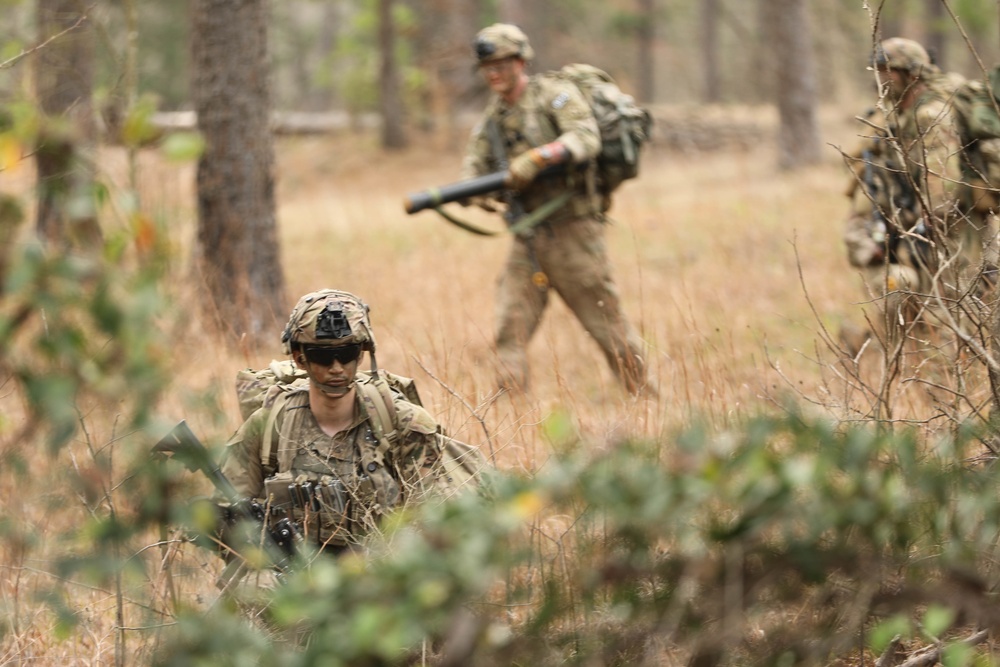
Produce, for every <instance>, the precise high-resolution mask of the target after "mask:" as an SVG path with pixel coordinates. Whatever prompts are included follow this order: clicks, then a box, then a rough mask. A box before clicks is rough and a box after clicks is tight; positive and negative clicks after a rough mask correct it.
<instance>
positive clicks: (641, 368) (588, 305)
mask: <svg viewBox="0 0 1000 667" xmlns="http://www.w3.org/2000/svg"><path fill="white" fill-rule="evenodd" d="M537 272H541V273H543V274H544V276H545V279H546V281H547V286H543V287H539V285H538V284H536V282H534V281H533V276H535V275H536V273H537ZM553 291H554V292H555V293H556V294H558V295H559V297H560V298H561V299H562V300H563V301H564V302H565V303H566V305H567V306H569V308H570V310H571V311H572V312H573V314H574V315H575V316H576V318H577V319H578V320H579V321H580V323H581V324H582V325H583V328H584V329H585V330H586V331H587V333H589V334H590V336H591V338H593V339H594V341H595V342H596V343H597V344H598V345H599V346H600V348H601V350H602V351H603V352H604V356H605V358H606V359H607V362H608V364H609V365H610V366H611V370H612V371H613V372H614V373H615V376H616V377H617V378H618V380H619V381H620V382H621V383H622V385H623V386H624V387H625V388H626V389H627V390H628V391H629V392H631V393H639V392H642V391H652V388H651V387H650V386H649V385H648V377H647V375H646V365H645V362H644V360H643V357H642V341H641V340H640V339H639V337H638V336H637V335H636V333H635V332H634V330H633V329H632V327H631V326H630V325H629V323H628V322H627V321H626V319H625V315H624V313H623V311H622V305H621V299H620V298H619V296H618V290H617V288H616V287H615V284H614V281H613V280H612V276H611V263H610V261H609V259H608V253H607V247H606V244H605V240H604V227H603V224H602V223H600V222H598V221H597V220H594V219H593V218H578V219H574V220H567V221H561V222H553V223H548V224H545V225H542V226H541V227H539V228H538V229H536V230H535V232H534V235H533V236H532V237H531V238H527V239H522V238H516V239H515V240H514V242H513V244H512V247H511V251H510V254H509V256H508V258H507V264H506V266H505V268H504V271H503V273H502V274H501V275H500V278H499V281H498V284H497V299H496V322H497V329H496V347H497V355H498V356H499V358H500V363H501V377H500V383H501V385H502V386H511V385H513V386H515V387H519V388H521V389H524V388H526V387H527V384H528V361H527V345H528V343H529V342H530V341H531V338H532V336H533V335H534V334H535V331H536V330H537V329H538V325H539V324H540V323H541V321H542V315H543V314H544V312H545V308H546V306H547V305H548V301H549V294H550V293H551V292H553Z"/></svg>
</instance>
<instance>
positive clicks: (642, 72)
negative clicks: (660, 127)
mask: <svg viewBox="0 0 1000 667" xmlns="http://www.w3.org/2000/svg"><path fill="white" fill-rule="evenodd" d="M655 19H656V0H639V29H638V34H637V35H636V37H637V39H636V42H637V44H636V45H637V47H638V67H637V71H638V79H639V85H638V87H637V90H636V92H637V97H638V98H639V100H640V101H642V102H652V101H653V100H654V99H655V96H656V84H655V80H654V71H655V64H654V62H655V51H654V45H655V40H656V20H655Z"/></svg>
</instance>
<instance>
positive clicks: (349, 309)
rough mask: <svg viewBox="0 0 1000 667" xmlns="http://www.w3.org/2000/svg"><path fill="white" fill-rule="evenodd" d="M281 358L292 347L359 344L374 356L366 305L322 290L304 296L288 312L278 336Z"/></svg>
mask: <svg viewBox="0 0 1000 667" xmlns="http://www.w3.org/2000/svg"><path fill="white" fill-rule="evenodd" d="M281 343H282V345H283V347H284V351H285V354H291V353H292V347H293V346H299V345H328V346H331V347H333V346H341V345H350V344H352V343H360V344H361V346H362V349H364V350H367V351H368V352H372V353H374V352H375V337H374V336H373V335H372V326H371V321H370V320H369V319H368V305H367V304H366V303H365V302H364V301H362V300H361V299H359V298H358V297H356V296H354V295H353V294H350V293H349V292H339V291H337V290H332V289H323V290H319V291H318V292H310V293H309V294H306V295H305V296H303V297H302V298H301V299H299V302H298V303H297V304H295V308H293V309H292V314H291V315H290V316H289V318H288V324H286V325H285V330H284V332H282V334H281Z"/></svg>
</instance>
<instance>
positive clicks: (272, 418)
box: [260, 385, 309, 466]
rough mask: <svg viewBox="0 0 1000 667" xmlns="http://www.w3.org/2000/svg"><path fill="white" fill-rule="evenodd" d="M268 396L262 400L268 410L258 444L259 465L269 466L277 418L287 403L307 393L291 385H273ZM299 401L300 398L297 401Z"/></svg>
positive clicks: (307, 393) (305, 395) (307, 394)
mask: <svg viewBox="0 0 1000 667" xmlns="http://www.w3.org/2000/svg"><path fill="white" fill-rule="evenodd" d="M268 393H269V395H268V396H267V397H266V398H265V399H264V405H265V407H268V408H270V409H269V411H268V414H267V422H266V423H265V425H264V434H263V438H262V440H261V443H260V462H261V465H265V466H267V465H270V462H271V452H272V451H274V434H275V431H276V430H277V427H278V416H279V415H280V414H281V413H282V412H284V410H285V408H286V407H288V403H289V402H290V401H291V399H292V398H293V397H303V396H304V397H306V400H308V396H309V392H308V391H307V390H305V389H304V388H302V387H294V386H293V385H285V386H281V385H275V386H274V387H271V389H270V390H269V392H268ZM299 400H301V398H300V399H299Z"/></svg>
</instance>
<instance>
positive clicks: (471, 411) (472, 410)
mask: <svg viewBox="0 0 1000 667" xmlns="http://www.w3.org/2000/svg"><path fill="white" fill-rule="evenodd" d="M410 358H411V359H413V361H414V362H415V363H416V364H417V366H420V369H421V370H422V371H423V372H424V373H427V375H428V376H429V377H430V378H431V379H432V380H434V381H435V382H437V383H438V384H439V385H441V387H443V388H444V390H445V391H447V392H448V393H449V394H451V395H452V396H454V397H455V398H457V399H458V400H459V401H460V402H461V403H462V405H464V406H465V409H466V410H468V411H469V414H471V415H472V416H473V417H475V419H476V421H478V422H479V426H480V427H481V428H482V429H483V434H484V435H485V436H486V443H487V444H488V445H489V447H490V460H491V461H493V463H494V464H496V462H497V460H496V454H495V453H494V452H493V438H492V437H491V436H490V431H489V429H488V428H487V427H486V419H485V418H484V417H481V416H480V415H479V412H478V411H477V409H476V408H474V407H472V406H471V405H469V403H468V401H466V400H465V399H464V398H462V396H461V395H460V394H459V393H458V392H457V391H455V390H454V389H452V388H451V387H449V386H448V385H447V384H445V382H444V381H443V380H441V379H440V378H438V377H437V376H436V375H434V374H433V373H431V372H430V371H429V370H428V369H427V367H426V366H424V365H423V363H421V361H420V360H419V359H417V358H416V357H415V356H413V355H412V354H411V355H410ZM497 396H499V394H497V395H496V396H492V397H490V398H489V399H488V400H487V401H486V405H487V406H489V405H491V404H492V403H493V402H494V401H495V400H496V398H497Z"/></svg>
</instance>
